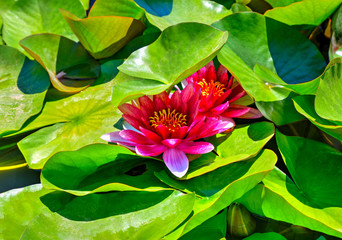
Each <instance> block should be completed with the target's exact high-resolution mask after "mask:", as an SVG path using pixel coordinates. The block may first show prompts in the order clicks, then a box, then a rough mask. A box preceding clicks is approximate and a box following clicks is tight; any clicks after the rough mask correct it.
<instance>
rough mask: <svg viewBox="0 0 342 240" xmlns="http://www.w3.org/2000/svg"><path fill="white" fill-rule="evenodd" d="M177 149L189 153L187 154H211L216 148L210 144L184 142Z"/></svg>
mask: <svg viewBox="0 0 342 240" xmlns="http://www.w3.org/2000/svg"><path fill="white" fill-rule="evenodd" d="M177 149H179V150H181V151H183V152H185V153H187V154H204V153H208V152H211V151H212V150H213V149H214V146H213V145H212V144H211V143H208V142H189V141H182V142H181V143H180V144H179V145H178V146H177Z"/></svg>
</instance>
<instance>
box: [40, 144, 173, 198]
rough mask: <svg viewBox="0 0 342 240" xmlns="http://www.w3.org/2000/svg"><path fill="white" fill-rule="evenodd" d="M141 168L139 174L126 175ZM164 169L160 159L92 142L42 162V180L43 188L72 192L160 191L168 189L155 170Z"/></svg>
mask: <svg viewBox="0 0 342 240" xmlns="http://www.w3.org/2000/svg"><path fill="white" fill-rule="evenodd" d="M139 166H140V167H142V168H143V167H144V166H146V169H143V170H142V173H140V175H139V174H137V175H135V174H129V173H128V172H129V171H130V170H131V169H134V168H137V167H139ZM163 168H164V164H163V163H162V162H159V161H156V160H153V159H150V158H142V157H140V156H137V155H136V154H134V153H132V152H131V151H129V150H128V149H126V148H124V147H121V146H115V145H104V144H95V145H89V146H86V147H84V148H81V149H79V150H78V151H75V152H61V153H57V154H56V155H54V156H53V157H52V158H51V159H49V161H48V162H47V163H46V164H45V166H44V168H43V171H42V175H41V180H42V184H43V185H44V187H46V188H49V189H56V190H63V191H66V192H68V193H71V194H74V195H79V196H81V195H86V194H90V193H95V192H108V191H160V190H167V189H170V188H169V187H168V186H166V185H165V184H163V183H162V182H160V181H159V180H158V179H157V178H156V177H155V176H154V171H156V170H158V171H159V170H161V169H163Z"/></svg>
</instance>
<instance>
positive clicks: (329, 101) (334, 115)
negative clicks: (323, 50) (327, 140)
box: [315, 58, 342, 124]
mask: <svg viewBox="0 0 342 240" xmlns="http://www.w3.org/2000/svg"><path fill="white" fill-rule="evenodd" d="M315 109H316V112H317V114H318V115H319V116H321V117H322V118H325V119H328V120H331V121H340V122H341V124H342V59H341V58H337V59H335V60H333V61H332V62H331V63H330V64H329V66H328V67H327V69H326V70H325V72H324V74H323V75H322V76H321V79H320V84H319V87H318V90H317V94H316V98H315Z"/></svg>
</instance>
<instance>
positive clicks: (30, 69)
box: [0, 46, 50, 137]
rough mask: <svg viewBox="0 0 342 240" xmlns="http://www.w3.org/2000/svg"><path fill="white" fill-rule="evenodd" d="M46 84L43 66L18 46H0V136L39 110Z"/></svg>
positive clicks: (6, 133) (17, 126)
mask: <svg viewBox="0 0 342 240" xmlns="http://www.w3.org/2000/svg"><path fill="white" fill-rule="evenodd" d="M49 85H50V82H49V77H48V75H47V74H46V72H45V71H44V69H43V68H42V67H41V66H40V65H39V64H38V63H37V62H34V61H30V60H28V59H26V60H25V56H24V55H23V54H21V53H20V52H19V51H18V50H16V49H15V48H12V47H8V46H0V118H1V121H0V137H1V136H5V135H8V134H10V133H12V132H15V131H16V130H19V129H20V128H21V126H22V125H23V124H24V122H25V121H26V120H27V119H28V118H29V117H31V116H33V115H35V114H37V113H39V112H40V110H41V109H42V106H43V102H44V98H45V94H46V90H47V89H48V87H49Z"/></svg>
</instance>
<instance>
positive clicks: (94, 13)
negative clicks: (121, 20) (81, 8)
mask: <svg viewBox="0 0 342 240" xmlns="http://www.w3.org/2000/svg"><path fill="white" fill-rule="evenodd" d="M88 16H89V17H99V16H121V17H131V18H134V19H137V20H141V19H142V18H143V17H144V16H145V13H144V10H142V9H141V8H140V7H138V6H137V5H136V3H135V2H133V1H130V0H116V1H115V2H113V1H107V0H96V2H95V3H94V5H93V7H92V8H91V10H90V12H89V15H88Z"/></svg>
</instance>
